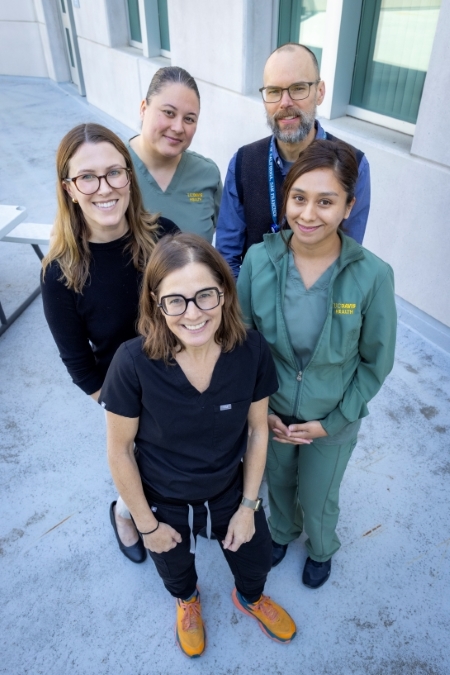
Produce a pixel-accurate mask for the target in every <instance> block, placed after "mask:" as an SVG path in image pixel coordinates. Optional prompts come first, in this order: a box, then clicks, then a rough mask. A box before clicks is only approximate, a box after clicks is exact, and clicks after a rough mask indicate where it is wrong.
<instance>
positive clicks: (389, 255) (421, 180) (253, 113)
mask: <svg viewBox="0 0 450 675" xmlns="http://www.w3.org/2000/svg"><path fill="white" fill-rule="evenodd" d="M55 1H56V0H35V2H36V6H38V5H39V3H42V6H44V4H45V3H50V4H51V3H53V2H55ZM274 2H275V0H273V2H272V0H267V2H266V1H265V2H260V1H258V0H168V9H169V25H170V36H171V50H172V51H171V60H170V61H169V60H168V59H165V58H162V57H153V58H144V57H143V55H142V52H140V51H139V50H137V49H134V48H133V47H130V46H128V45H127V17H126V2H125V0H108V1H107V0H96V2H95V3H93V2H88V1H86V0H81V1H80V7H79V8H77V7H75V8H74V18H75V23H76V29H77V33H78V43H79V49H80V54H81V61H82V64H83V73H84V79H85V84H86V95H87V99H88V101H89V102H90V103H91V104H93V105H95V106H97V107H98V108H100V109H102V110H104V111H106V112H107V113H109V114H110V115H113V116H114V117H116V118H117V119H119V120H120V121H121V122H122V123H124V124H125V125H127V126H129V127H131V128H133V129H136V130H138V129H139V124H140V122H139V114H138V112H139V103H140V101H141V99H142V98H143V97H144V96H145V93H146V90H147V87H148V84H149V82H150V79H151V78H152V76H153V74H154V73H155V72H156V70H157V69H158V68H159V67H161V66H164V65H169V64H170V63H172V64H173V65H180V66H183V67H185V68H186V69H187V70H188V71H190V72H191V73H192V74H193V75H194V76H195V77H196V79H197V81H198V85H199V89H200V94H201V115H200V120H199V126H198V131H197V134H196V136H195V138H194V142H193V144H192V146H191V147H192V149H194V150H196V151H197V152H200V153H202V154H204V155H206V156H208V157H211V158H212V159H214V160H215V161H216V162H217V164H218V165H219V167H220V170H221V172H222V175H223V177H225V173H226V169H227V166H228V162H229V160H230V158H231V156H232V155H233V154H234V152H235V151H236V150H237V148H238V147H240V146H241V145H243V144H244V143H249V142H251V141H253V140H256V139H258V138H261V137H263V136H265V135H267V134H268V129H267V126H266V123H265V115H264V108H263V105H262V103H261V99H260V96H259V94H258V93H257V89H258V87H259V86H261V80H262V69H263V65H264V61H265V59H266V57H267V55H268V54H269V52H270V50H271V46H272V40H273V33H274V25H273V15H274V10H273V8H274ZM350 4H351V3H349V0H339V6H340V7H341V11H342V17H344V13H345V12H347V13H348V12H349V11H350V10H349V6H350ZM357 4H358V12H359V9H360V4H361V2H360V0H358V2H357ZM38 20H41V17H40V16H38V15H37V14H36V10H35V6H34V5H33V3H32V2H31V0H20V1H19V0H17V2H16V5H15V6H14V9H10V10H8V11H7V10H6V9H2V10H1V11H0V39H1V31H2V30H3V29H4V28H3V27H4V25H5V24H6V23H8V24H9V27H10V28H11V29H12V30H13V31H16V33H15V35H20V36H21V38H20V39H21V40H22V44H23V43H24V42H25V41H26V40H25V39H24V36H25V35H26V34H27V33H26V31H27V30H34V31H35V36H36V35H38V33H39V27H38V24H37V21H38ZM353 23H355V22H353ZM46 25H47V30H48V24H47V23H46ZM355 25H356V24H355ZM449 26H450V0H443V1H442V9H441V16H440V23H439V27H438V32H437V35H436V39H435V44H434V47H433V53H432V57H431V63H430V68H429V72H428V76H427V79H426V84H425V91H424V95H423V99H422V105H421V108H420V112H419V119H418V122H417V126H416V133H415V137H414V139H413V138H412V137H411V136H407V135H404V134H401V133H399V132H395V131H392V130H388V129H385V128H382V127H378V126H376V125H374V124H370V123H367V122H363V121H361V120H354V119H352V118H349V117H339V118H337V119H333V120H330V119H325V120H323V124H324V126H325V128H326V129H329V130H330V131H331V132H332V133H334V134H336V135H337V136H339V137H341V138H343V139H344V140H347V141H349V142H350V143H352V144H353V145H355V146H356V147H359V148H361V149H362V150H364V152H365V153H366V154H367V157H368V159H369V162H370V164H371V172H372V208H371V214H370V218H369V223H368V228H367V234H366V239H365V245H366V246H367V247H368V248H369V249H371V250H372V251H374V252H375V253H376V254H378V255H379V256H380V257H382V258H384V259H385V260H387V261H388V262H389V263H391V264H392V266H393V267H394V271H395V274H396V283H397V293H398V294H399V295H400V297H401V298H403V299H404V300H405V301H406V302H407V303H410V304H411V305H413V306H414V307H416V308H418V310H420V311H423V312H425V313H426V314H427V315H429V316H431V317H433V319H435V320H436V321H438V322H441V323H442V324H444V325H445V326H450V303H449V301H448V299H447V294H446V283H447V279H448V259H449V258H450V228H449V227H448V223H447V221H448V216H447V209H446V204H444V195H446V194H447V191H448V185H449V179H450V169H449V166H450V154H449V153H450V151H449V147H450V146H449V144H448V143H446V142H445V139H446V138H448V135H449V123H450V113H449V111H448V106H447V105H446V92H448V91H449V90H450V60H449V59H447V58H446V54H447V48H448V45H447V35H448V27H449ZM30 27H31V28H30ZM346 27H347V28H346V29H349V27H350V28H351V26H350V23H349V22H348V20H347V23H346ZM330 30H331V29H330ZM355 30H356V29H355V26H354V25H353V33H352V35H353V38H354V34H355ZM350 32H351V31H350ZM49 35H50V33H49ZM344 37H345V35H344ZM335 38H336V36H335ZM353 38H352V39H353ZM44 42H45V41H44V40H42V39H41V40H37V39H35V42H34V43H33V44H36V45H37V47H36V49H38V47H39V45H40V47H39V48H40V50H41V51H40V52H39V53H40V55H41V56H40V60H39V58H38V57H36V59H34V61H35V63H36V67H37V65H38V64H39V63H40V64H41V65H40V68H41V70H40V71H39V72H40V73H41V74H42V73H43V72H44V69H45V54H44V52H45V49H43V47H42V44H43V43H44ZM50 42H51V40H50ZM344 42H345V41H344ZM353 43H354V39H353V42H352V44H351V45H350V47H349V46H348V45H347V44H343V36H342V35H341V36H340V38H339V40H338V39H335V50H334V51H335V52H336V55H337V56H335V57H333V58H334V62H333V64H332V63H331V61H330V63H329V64H328V66H327V65H326V64H324V67H325V70H324V72H325V73H328V75H329V77H330V78H333V77H334V78H336V79H335V87H334V90H335V95H334V96H333V97H332V96H331V93H332V89H333V87H332V86H330V87H329V92H330V99H329V101H328V103H327V98H326V99H325V103H324V105H323V106H322V115H324V116H325V117H326V118H330V117H333V116H334V115H335V114H336V111H337V108H339V106H341V108H342V107H343V106H344V103H345V101H340V99H339V95H338V94H339V91H340V90H341V89H342V88H343V87H344V84H345V86H346V87H348V86H349V79H348V77H347V75H346V73H347V71H348V63H347V61H349V59H350V56H349V54H350V52H351V51H352V50H354V44H353ZM0 44H1V42H0ZM4 52H5V50H4V49H2V48H1V47H0V65H1V64H2V63H3V61H2V59H4V56H2V55H4ZM53 62H54V58H53ZM345 64H347V65H345ZM344 66H345V67H344ZM8 72H10V71H8ZM15 72H16V73H17V74H18V72H17V71H15ZM47 72H49V68H48V67H47ZM20 74H30V73H24V72H23V73H20ZM50 76H51V77H54V79H57V77H58V76H57V74H56V73H54V75H50ZM346 78H347V79H346ZM341 80H342V82H344V84H342V82H341ZM339 82H341V84H339ZM337 90H339V91H337ZM331 98H333V104H332V105H331V104H330V100H331ZM344 98H345V97H344ZM344 107H345V106H344ZM332 108H334V110H333V109H332ZM320 114H321V111H320V110H319V115H320ZM341 114H342V113H341ZM411 146H412V147H411Z"/></svg>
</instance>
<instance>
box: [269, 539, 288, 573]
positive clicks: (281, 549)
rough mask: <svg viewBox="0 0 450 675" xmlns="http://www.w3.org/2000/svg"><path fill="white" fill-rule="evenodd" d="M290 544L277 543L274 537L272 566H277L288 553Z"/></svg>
mask: <svg viewBox="0 0 450 675" xmlns="http://www.w3.org/2000/svg"><path fill="white" fill-rule="evenodd" d="M287 547H288V544H277V542H276V541H274V540H273V539H272V567H276V566H277V565H279V564H280V562H281V561H282V560H283V558H284V556H285V555H286V551H287Z"/></svg>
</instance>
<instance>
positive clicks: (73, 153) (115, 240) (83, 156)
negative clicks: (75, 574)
mask: <svg viewBox="0 0 450 675" xmlns="http://www.w3.org/2000/svg"><path fill="white" fill-rule="evenodd" d="M56 168H57V198H58V211H57V216H56V221H55V226H54V229H53V237H52V240H51V244H50V250H49V252H48V254H47V255H46V256H45V258H44V260H43V263H42V279H41V287H42V298H43V302H44V313H45V317H46V319H47V322H48V325H49V328H50V330H51V332H52V335H53V338H54V340H55V342H56V344H57V347H58V349H59V353H60V356H61V358H62V360H63V362H64V365H65V366H66V368H67V370H68V372H69V374H70V375H71V377H72V380H73V382H74V383H75V384H76V385H77V386H79V387H80V389H82V391H84V392H85V393H86V394H88V395H90V396H91V397H92V398H93V399H94V400H95V401H97V400H98V396H99V393H100V389H101V387H102V384H103V380H104V379H105V375H106V371H107V370H108V366H109V364H110V362H111V360H112V358H113V356H114V353H115V351H116V349H117V348H118V347H119V345H120V344H121V343H122V342H124V341H125V340H129V339H130V338H132V337H134V336H135V335H136V321H137V315H138V304H139V291H140V285H141V279H142V273H143V271H144V269H145V266H146V263H147V261H148V259H149V257H150V254H151V252H152V251H153V248H154V246H155V243H156V242H157V240H158V239H159V238H160V237H161V236H163V235H164V234H165V233H166V232H174V231H177V230H178V228H177V227H176V225H175V224H174V223H173V222H172V221H170V220H167V219H166V218H158V216H154V215H151V214H150V213H147V212H146V211H145V210H144V208H143V205H142V200H141V195H140V191H139V187H138V185H137V182H136V181H135V180H134V177H133V171H132V162H131V157H130V154H129V152H128V150H127V148H126V146H125V144H124V143H123V142H122V141H121V140H120V138H118V136H116V135H115V134H114V133H113V132H112V131H110V130H109V129H107V128H105V127H103V126H101V125H99V124H80V125H78V126H77V127H75V128H74V129H72V130H71V131H69V132H68V133H67V134H66V135H65V136H64V138H63V139H62V141H61V143H60V145H59V148H58V151H57V155H56ZM110 517H111V523H112V526H113V528H114V532H115V534H116V537H117V541H118V543H119V547H120V550H121V551H122V552H123V553H124V555H125V556H126V557H127V558H129V559H130V560H132V561H133V562H143V561H144V560H145V558H146V551H145V548H144V547H143V545H142V542H141V539H140V538H139V536H138V534H137V532H136V529H135V527H134V525H133V522H132V520H131V519H130V514H129V512H128V509H127V508H126V505H125V504H124V503H123V501H122V500H121V499H120V498H119V499H118V501H117V504H116V503H115V502H113V503H112V504H111V507H110Z"/></svg>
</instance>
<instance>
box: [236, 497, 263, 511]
mask: <svg viewBox="0 0 450 675" xmlns="http://www.w3.org/2000/svg"><path fill="white" fill-rule="evenodd" d="M241 504H242V506H248V508H249V509H252V510H253V511H259V509H260V508H261V504H262V499H261V497H258V499H255V500H253V499H247V497H242V501H241Z"/></svg>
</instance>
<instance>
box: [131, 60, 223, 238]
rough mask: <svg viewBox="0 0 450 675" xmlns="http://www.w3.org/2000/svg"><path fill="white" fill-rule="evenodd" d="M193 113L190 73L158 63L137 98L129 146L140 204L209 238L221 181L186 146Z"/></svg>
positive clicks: (196, 101) (196, 97)
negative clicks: (137, 128)
mask: <svg viewBox="0 0 450 675" xmlns="http://www.w3.org/2000/svg"><path fill="white" fill-rule="evenodd" d="M199 113H200V94H199V91H198V87H197V84H196V82H195V80H194V78H193V77H191V75H189V73H188V72H186V71H185V70H183V68H178V67H176V66H168V67H166V68H160V69H159V70H158V71H157V72H156V73H155V75H154V76H153V79H152V81H151V82H150V86H149V88H148V92H147V97H146V98H145V99H144V100H143V101H142V103H141V109H140V116H141V120H142V128H141V133H140V134H139V135H138V136H134V138H131V139H130V142H129V149H130V153H131V157H132V160H133V165H134V168H135V175H136V176H137V180H138V183H139V187H140V190H141V193H142V199H143V202H144V207H145V208H146V209H150V210H151V212H152V213H156V212H160V213H161V215H163V216H164V217H166V218H170V219H171V220H173V221H174V222H175V223H177V224H178V226H179V227H180V229H181V230H182V231H185V232H193V233H195V234H199V235H200V236H201V237H204V238H205V239H207V241H209V242H211V241H212V238H213V234H214V230H215V226H216V221H217V217H218V214H219V206H220V200H221V197H222V183H221V180H220V172H219V169H218V167H217V165H216V164H215V163H214V162H213V161H212V160H211V159H207V158H206V157H203V156H202V155H199V154H197V153H196V152H192V151H191V150H188V148H189V146H190V144H191V142H192V139H193V137H194V134H195V132H196V130H197V122H198V116H199Z"/></svg>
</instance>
